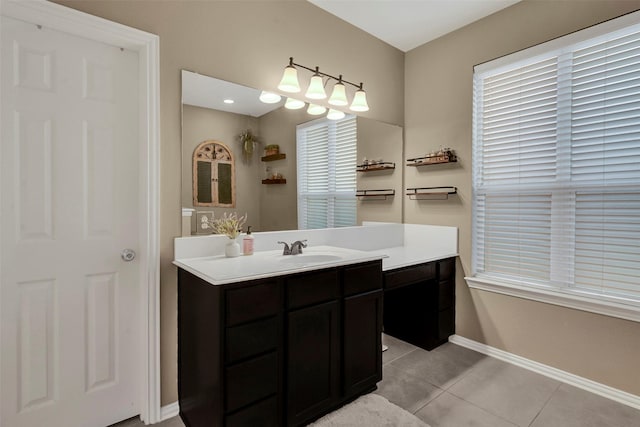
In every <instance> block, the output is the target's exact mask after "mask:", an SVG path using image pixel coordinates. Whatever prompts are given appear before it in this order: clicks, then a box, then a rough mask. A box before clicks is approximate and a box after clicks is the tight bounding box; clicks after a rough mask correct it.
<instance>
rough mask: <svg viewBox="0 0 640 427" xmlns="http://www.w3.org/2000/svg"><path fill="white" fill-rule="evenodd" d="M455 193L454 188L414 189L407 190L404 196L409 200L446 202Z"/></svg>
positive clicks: (455, 189) (456, 190)
mask: <svg viewBox="0 0 640 427" xmlns="http://www.w3.org/2000/svg"><path fill="white" fill-rule="evenodd" d="M457 192H458V189H457V188H456V187H415V188H407V193H406V194H407V196H409V199H411V200H446V199H448V198H449V194H456V193H457Z"/></svg>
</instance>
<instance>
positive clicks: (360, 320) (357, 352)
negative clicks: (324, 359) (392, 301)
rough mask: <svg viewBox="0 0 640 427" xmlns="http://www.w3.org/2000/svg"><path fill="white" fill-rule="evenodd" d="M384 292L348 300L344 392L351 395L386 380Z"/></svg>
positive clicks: (346, 301) (345, 321)
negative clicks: (384, 368) (383, 331)
mask: <svg viewBox="0 0 640 427" xmlns="http://www.w3.org/2000/svg"><path fill="white" fill-rule="evenodd" d="M382 295H383V294H382V291H374V292H369V293H366V294H361V295H357V296H353V297H350V298H346V299H345V300H344V317H343V322H344V323H343V328H344V341H343V345H344V359H343V361H342V363H343V368H344V390H343V391H344V395H345V396H346V397H347V398H349V397H352V396H356V395H357V394H359V393H361V392H363V391H366V390H367V389H371V388H373V387H374V386H375V385H376V383H377V382H378V381H380V380H382V342H381V334H382Z"/></svg>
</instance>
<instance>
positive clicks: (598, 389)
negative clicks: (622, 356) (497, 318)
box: [449, 335, 640, 409]
mask: <svg viewBox="0 0 640 427" xmlns="http://www.w3.org/2000/svg"><path fill="white" fill-rule="evenodd" d="M449 342H452V343H454V344H457V345H459V346H462V347H466V348H469V349H471V350H475V351H477V352H479V353H482V354H486V355H487V356H491V357H495V358H496V359H500V360H502V361H504V362H508V363H511V364H513V365H516V366H520V367H521V368H524V369H528V370H530V371H533V372H536V373H538V374H541V375H544V376H545V377H549V378H552V379H554V380H558V381H562V382H563V383H566V384H569V385H572V386H574V387H578V388H580V389H583V390H586V391H589V392H591V393H594V394H597V395H599V396H602V397H606V398H607V399H611V400H614V401H616V402H619V403H622V404H623V405H627V406H631V407H632V408H635V409H640V396H636V395H635V394H631V393H627V392H626V391H622V390H619V389H617V388H613V387H610V386H608V385H604V384H601V383H599V382H596V381H593V380H590V379H587V378H584V377H581V376H579V375H575V374H572V373H570V372H567V371H563V370H561V369H557V368H554V367H552V366H549V365H545V364H543V363H539V362H536V361H534V360H531V359H527V358H525V357H522V356H518V355H516V354H513V353H509V352H508V351H504V350H500V349H499V348H495V347H491V346H489V345H486V344H482V343H480V342H478V341H474V340H470V339H469V338H465V337H462V336H460V335H452V336H450V337H449Z"/></svg>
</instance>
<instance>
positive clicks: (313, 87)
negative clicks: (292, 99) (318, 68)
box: [305, 75, 327, 99]
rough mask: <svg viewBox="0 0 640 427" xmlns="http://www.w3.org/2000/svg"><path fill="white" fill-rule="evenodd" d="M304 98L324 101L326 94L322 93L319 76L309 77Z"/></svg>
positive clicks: (322, 85) (322, 88)
mask: <svg viewBox="0 0 640 427" xmlns="http://www.w3.org/2000/svg"><path fill="white" fill-rule="evenodd" d="M305 96H306V97H307V98H309V99H325V98H326V97H327V93H326V92H325V91H324V84H323V83H322V77H320V76H319V75H315V76H313V77H311V81H310V82H309V87H308V88H307V93H305Z"/></svg>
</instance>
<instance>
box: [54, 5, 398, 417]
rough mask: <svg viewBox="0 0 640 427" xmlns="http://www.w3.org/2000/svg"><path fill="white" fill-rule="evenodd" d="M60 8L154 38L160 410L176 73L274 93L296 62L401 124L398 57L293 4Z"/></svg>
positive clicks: (171, 384)
mask: <svg viewBox="0 0 640 427" xmlns="http://www.w3.org/2000/svg"><path fill="white" fill-rule="evenodd" d="M56 2H58V3H61V4H64V5H66V6H69V7H72V8H75V9H78V10H81V11H84V12H87V13H90V14H92V15H96V16H100V17H103V18H106V19H109V20H111V21H115V22H119V23H122V24H124V25H128V26H131V27H134V28H139V29H141V30H144V31H147V32H150V33H153V34H157V35H159V36H160V109H161V129H160V131H161V153H160V155H161V183H160V185H161V198H160V204H161V206H160V223H161V224H160V226H161V233H160V245H161V248H160V258H161V259H160V262H161V267H160V287H161V295H160V312H161V313H160V315H161V332H160V333H161V365H162V366H161V370H162V385H161V387H162V399H161V400H162V404H163V405H166V404H169V403H172V402H175V401H176V400H177V397H178V396H177V384H176V361H177V358H176V351H177V347H176V342H177V338H176V270H175V268H174V267H173V266H172V265H171V260H172V259H173V238H174V237H177V236H179V235H180V229H181V217H180V202H181V200H180V189H181V179H180V170H181V167H180V166H181V164H180V157H181V150H180V139H181V138H180V70H181V69H183V68H184V69H188V70H192V71H196V72H199V73H201V74H206V75H210V76H214V77H217V78H220V79H223V80H228V81H231V82H235V83H239V84H243V85H245V86H250V87H255V88H261V89H275V86H276V85H277V84H278V82H279V80H280V77H281V75H282V69H283V68H284V66H285V65H286V64H287V62H288V58H289V57H290V56H293V57H294V58H295V60H296V62H299V63H302V64H305V65H309V66H313V65H318V66H321V68H322V69H323V70H326V71H327V72H329V73H331V74H343V75H344V77H345V78H347V79H349V80H354V81H362V82H364V83H365V86H364V87H365V89H366V90H367V98H368V101H369V104H370V106H371V110H370V111H369V112H367V113H365V116H367V117H372V118H375V119H379V120H382V121H385V122H389V123H396V124H402V120H403V117H404V111H403V108H404V98H403V93H404V92H403V91H404V74H403V73H404V55H403V53H402V52H400V51H399V50H397V49H395V48H392V47H391V46H389V45H387V44H385V43H383V42H381V41H379V40H378V39H375V38H373V37H371V36H369V35H367V34H365V33H364V32H362V31H360V30H358V29H356V28H355V27H353V26H351V25H349V24H347V23H345V22H344V21H341V20H339V19H337V18H335V17H333V16H332V15H330V14H328V13H326V12H324V11H322V10H321V9H319V8H317V7H316V6H313V5H312V4H310V3H308V2H306V1H302V0H289V1H275V0H262V1H260V0H258V1H248V0H247V1H153V0H150V1H134V0H129V1H122V0H95V1H68V0H56Z"/></svg>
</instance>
